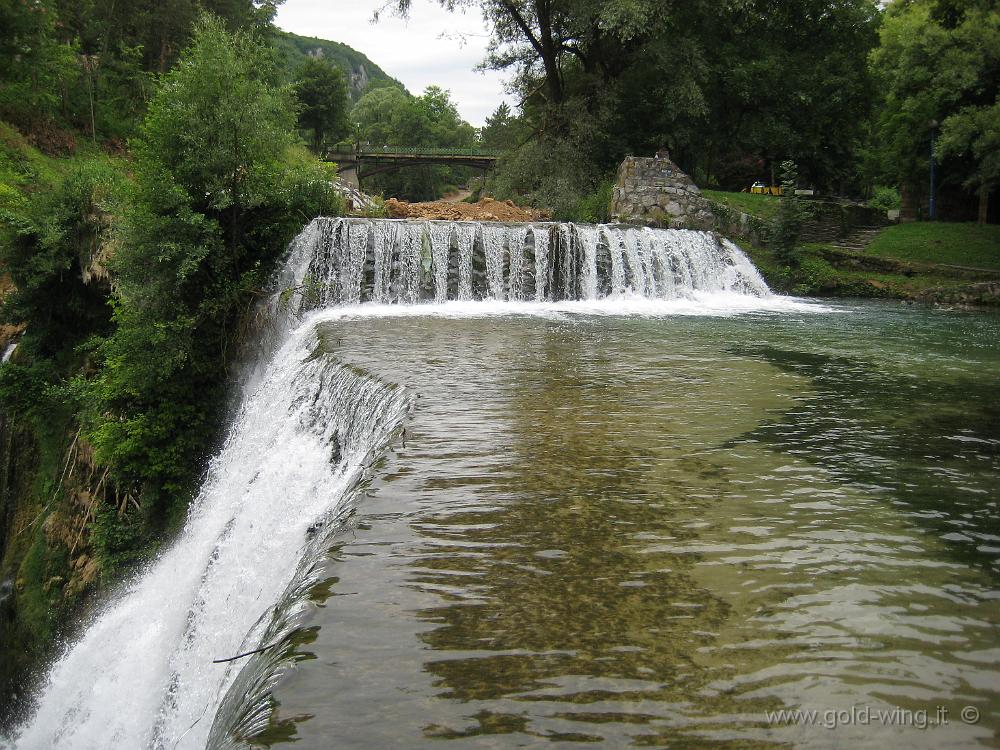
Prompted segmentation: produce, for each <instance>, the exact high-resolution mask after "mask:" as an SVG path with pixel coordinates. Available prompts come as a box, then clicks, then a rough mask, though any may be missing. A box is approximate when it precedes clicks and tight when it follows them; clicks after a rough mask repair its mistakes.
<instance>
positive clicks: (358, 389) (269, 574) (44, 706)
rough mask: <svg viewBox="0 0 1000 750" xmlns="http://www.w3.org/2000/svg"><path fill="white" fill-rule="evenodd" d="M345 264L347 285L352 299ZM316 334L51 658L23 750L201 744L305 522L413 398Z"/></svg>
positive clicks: (298, 336)
mask: <svg viewBox="0 0 1000 750" xmlns="http://www.w3.org/2000/svg"><path fill="white" fill-rule="evenodd" d="M344 270H345V271H346V272H345V273H344V274H342V275H341V276H340V282H341V286H340V287H339V288H341V289H342V290H343V291H344V293H345V294H346V295H347V296H349V297H353V298H356V297H357V293H356V280H357V275H356V272H355V271H354V270H353V269H351V268H348V267H345V269H344ZM316 336H317V333H316V330H315V327H314V326H310V325H303V326H301V327H300V328H298V329H297V330H296V331H295V333H294V334H293V335H291V336H290V337H289V338H288V340H287V341H286V342H285V344H284V345H283V346H282V347H281V348H280V349H279V350H278V351H277V352H276V353H275V355H274V357H273V359H272V361H271V365H270V366H269V367H268V368H266V370H265V372H264V374H263V375H262V376H261V378H260V382H258V383H257V385H256V387H255V388H254V389H253V391H252V392H250V393H248V394H247V396H246V397H245V398H244V400H243V403H242V404H241V406H240V408H239V410H238V413H237V414H236V416H235V419H234V420H233V427H232V429H231V431H230V434H229V436H228V439H227V440H226V443H225V445H224V446H223V448H222V449H221V451H220V452H219V454H218V455H217V456H216V457H215V459H214V460H213V461H212V464H211V466H210V468H209V471H208V474H207V477H206V479H205V482H204V485H203V487H202V489H201V492H200V494H199V496H198V497H197V499H196V500H195V501H194V504H193V506H192V509H191V511H190V513H189V517H188V519H187V522H186V524H185V526H184V529H183V531H182V532H181V534H180V536H179V538H178V539H177V541H176V542H175V543H174V544H173V546H172V547H171V548H170V549H169V550H167V551H166V552H165V553H164V554H163V555H161V556H160V557H159V559H157V560H156V561H155V562H153V563H152V564H151V565H150V566H149V568H148V569H147V570H145V571H143V572H141V573H140V574H138V575H137V576H136V577H135V578H134V579H133V580H132V581H131V582H129V583H127V584H126V585H125V586H124V587H123V590H122V591H121V592H120V593H119V594H118V595H117V596H116V597H115V598H114V599H113V600H112V601H111V602H110V603H109V605H108V606H106V608H105V609H104V611H103V612H101V613H100V614H99V615H98V616H97V618H96V619H95V621H94V622H93V623H92V624H91V625H90V626H89V627H88V628H87V630H86V631H85V633H84V634H83V636H82V637H81V638H80V640H79V641H77V642H76V643H75V644H73V645H72V646H71V647H70V648H69V649H68V650H67V651H66V653H65V654H64V655H63V656H62V658H61V659H59V660H58V661H57V662H56V663H55V665H54V666H53V668H52V669H51V671H50V673H49V674H48V676H47V679H46V684H45V685H44V686H43V688H42V691H41V695H40V698H39V701H38V709H37V712H36V713H35V715H34V716H33V717H32V719H31V720H30V721H29V722H28V723H27V724H26V725H25V726H24V727H22V729H21V730H20V732H19V733H18V735H17V737H16V745H15V746H16V747H18V748H55V747H58V748H95V749H97V748H111V747H121V748H174V747H178V748H204V747H205V745H206V741H207V738H208V733H209V730H210V728H211V726H212V723H213V720H214V718H215V714H216V711H217V708H218V706H219V705H220V703H221V701H222V700H223V698H224V696H225V694H226V691H227V689H228V688H229V686H230V685H231V684H232V683H233V681H234V680H235V678H236V676H237V673H238V672H239V670H240V668H241V667H242V665H243V662H241V661H235V662H224V663H214V660H216V659H225V658H228V657H231V656H235V655H237V654H240V653H243V652H246V651H250V650H252V649H254V648H257V647H259V646H260V645H261V644H262V643H263V640H262V639H265V638H272V639H277V638H278V637H280V635H281V634H280V633H277V634H276V633H275V632H274V628H273V620H274V613H275V606H276V605H277V604H278V603H279V602H280V601H281V600H282V599H283V598H284V596H285V594H286V593H287V590H288V589H289V587H292V588H294V587H295V586H296V585H297V583H300V582H301V578H302V575H303V572H302V571H303V560H304V559H306V560H308V558H309V557H310V555H309V554H307V553H308V552H309V546H310V538H311V536H313V534H311V533H310V530H311V529H313V530H315V529H316V528H317V527H318V526H322V525H324V524H325V525H329V522H330V521H331V520H333V519H334V518H335V517H336V516H337V515H338V513H340V512H342V511H343V507H344V506H343V502H342V500H343V498H344V497H345V495H346V493H347V492H348V491H349V490H350V489H351V488H352V487H353V486H354V485H355V484H356V482H357V481H358V479H359V477H360V476H361V474H362V473H363V472H364V471H365V468H366V466H367V465H368V464H370V462H371V461H372V460H373V456H374V455H375V454H377V453H378V452H379V451H380V450H382V448H383V447H384V446H385V445H386V444H387V442H388V441H389V440H390V438H391V435H392V433H393V431H394V430H395V429H396V427H397V426H398V425H399V424H400V423H401V420H402V419H403V417H404V415H405V413H406V410H407V408H408V405H409V402H408V397H407V396H406V394H404V393H403V392H402V389H400V388H398V387H397V386H394V385H392V384H388V383H385V382H382V381H381V380H379V379H378V378H376V377H374V376H372V375H370V374H368V373H366V372H363V371H361V370H359V369H358V368H355V367H351V366H348V365H345V364H343V363H341V362H339V361H338V360H336V359H335V358H333V357H331V356H321V357H315V356H312V355H313V353H314V352H315V351H316V348H317V346H318V341H317V338H316ZM319 552H320V550H314V553H315V554H316V555H318V554H319ZM296 571H298V573H296ZM272 642H273V641H272Z"/></svg>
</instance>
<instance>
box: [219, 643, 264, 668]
mask: <svg viewBox="0 0 1000 750" xmlns="http://www.w3.org/2000/svg"><path fill="white" fill-rule="evenodd" d="M279 643H281V641H275V642H274V643H272V644H271V645H269V646H261V647H260V648H255V649H254V650H253V651H246V652H244V653H242V654H236V656H230V657H229V658H227V659H212V664H222V663H224V662H227V661H236V660H237V659H242V658H243V657H244V656H253V655H254V654H259V653H261V652H262V651H267V650H268V649H269V648H274V647H275V646H277V645H278V644H279Z"/></svg>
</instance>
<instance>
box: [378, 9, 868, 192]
mask: <svg viewBox="0 0 1000 750" xmlns="http://www.w3.org/2000/svg"><path fill="white" fill-rule="evenodd" d="M442 5H444V6H446V7H450V8H456V7H458V6H465V7H470V6H471V7H478V8H479V9H480V11H481V12H482V14H483V16H484V17H485V19H486V20H487V22H488V24H489V25H490V27H491V29H492V38H491V44H490V48H489V54H488V56H487V58H486V60H484V62H483V65H484V66H486V67H490V68H495V69H499V70H505V71H507V72H508V73H510V74H511V75H512V79H511V83H512V86H513V88H514V89H515V91H516V92H517V93H518V94H519V95H520V96H521V97H522V106H521V117H520V122H521V123H523V124H524V125H525V126H526V127H527V128H528V129H529V132H531V131H533V132H534V133H535V134H536V137H537V138H538V139H541V140H544V141H545V142H546V143H550V144H551V143H553V142H555V141H557V140H558V141H560V142H562V143H565V144H566V145H567V146H568V147H569V148H571V149H572V150H574V151H575V152H576V153H577V158H578V159H581V160H583V161H585V162H587V163H588V164H589V165H590V167H591V168H592V169H593V170H596V171H597V172H598V173H600V174H604V175H607V174H608V173H609V172H610V171H611V170H613V168H614V167H615V166H616V165H617V164H618V163H620V161H621V159H622V158H623V157H624V156H625V155H627V154H630V153H631V154H649V153H653V152H654V151H656V150H658V149H659V148H662V147H667V148H669V150H670V152H671V154H672V155H673V157H674V159H675V160H676V161H677V162H678V163H679V164H680V166H681V167H682V168H684V169H685V170H686V171H688V172H690V173H692V174H693V175H695V177H696V178H697V179H698V180H699V181H700V182H702V183H703V184H721V185H723V186H727V187H731V188H739V187H743V186H745V185H746V184H747V183H748V182H749V181H752V180H753V179H755V178H768V177H769V175H770V174H771V173H773V171H774V168H775V167H776V166H777V164H778V163H779V162H781V161H782V160H784V159H794V160H795V161H796V162H797V163H798V164H799V165H800V169H801V171H802V176H803V179H805V180H807V181H809V182H810V183H812V184H814V185H816V186H817V187H820V188H821V189H827V190H830V189H836V190H842V189H845V188H846V187H847V186H848V185H849V184H850V182H851V181H852V180H853V179H854V177H855V175H856V172H857V169H856V166H857V165H856V154H857V152H858V150H859V145H860V144H861V142H862V140H863V138H864V137H865V135H866V131H865V123H866V121H867V116H868V113H869V112H870V110H871V106H872V103H873V100H874V89H873V86H872V81H871V76H870V73H869V70H868V67H867V65H866V58H867V55H868V53H869V51H870V50H871V49H872V47H873V46H874V45H875V44H876V42H877V34H876V29H877V25H878V21H879V12H878V8H877V5H876V4H875V2H874V1H873V0H838V1H837V2H833V1H832V0H792V2H787V3H778V4H776V3H773V2H765V0H740V2H733V3H724V4H719V3H712V2H708V1H707V0H693V2H684V3H681V2H673V1H671V2H659V1H654V0H442ZM396 7H397V9H398V10H399V11H400V12H404V13H405V12H408V10H409V2H408V0H401V1H400V2H398V3H397V4H396ZM413 12H417V11H415V10H414V11H413ZM487 132H490V130H489V129H486V130H484V133H487ZM509 163H510V164H514V161H510V162H509ZM524 163H527V159H526V160H524ZM542 168H543V167H541V165H540V166H539V169H542ZM518 169H519V170H520V168H518ZM520 171H522V172H523V170H520ZM518 179H519V178H518ZM539 179H540V180H542V179H544V175H539ZM582 187H583V186H582V185H581V188H582Z"/></svg>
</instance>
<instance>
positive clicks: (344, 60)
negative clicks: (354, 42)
mask: <svg viewBox="0 0 1000 750" xmlns="http://www.w3.org/2000/svg"><path fill="white" fill-rule="evenodd" d="M274 46H275V47H276V48H277V50H278V54H279V55H280V56H281V65H282V67H283V68H285V70H287V71H288V73H289V75H291V73H292V71H294V70H295V69H296V68H297V67H298V66H299V65H301V64H302V61H303V60H304V59H305V58H306V57H307V56H309V55H317V54H320V55H322V56H323V57H325V58H326V59H328V60H332V61H334V62H335V63H336V64H337V65H339V66H340V67H341V68H343V69H344V70H345V71H346V72H347V73H348V83H349V91H350V95H351V100H352V101H357V100H358V98H359V97H360V96H361V95H362V94H363V93H364V91H365V89H367V88H368V86H369V85H370V84H371V83H373V82H385V83H391V84H394V85H396V86H399V87H400V88H405V87H404V86H403V84H402V83H400V82H399V81H397V80H396V79H395V78H393V77H392V76H390V75H389V74H388V73H386V72H385V71H384V70H382V68H380V67H379V66H378V65H376V64H375V63H373V62H372V61H371V60H369V59H368V58H367V57H366V56H365V55H364V54H362V53H361V52H358V51H357V50H356V49H354V48H353V47H348V46H347V45H346V44H341V43H340V42H331V41H328V40H326V39H317V38H315V37H309V36H299V35H298V34H292V33H291V32H288V31H281V30H278V31H277V34H276V37H275V45H274Z"/></svg>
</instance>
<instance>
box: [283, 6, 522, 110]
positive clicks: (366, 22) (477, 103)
mask: <svg viewBox="0 0 1000 750" xmlns="http://www.w3.org/2000/svg"><path fill="white" fill-rule="evenodd" d="M384 2H385V0H285V2H284V4H282V5H280V6H278V16H277V18H276V19H275V20H276V23H277V25H278V26H279V27H280V28H282V29H285V30H286V31H291V32H293V33H295V34H302V35H303V36H312V37H319V38H320V39H331V40H333V41H336V42H343V43H344V44H347V45H349V46H351V47H354V49H356V50H358V51H360V52H364V53H365V54H366V55H367V56H368V57H369V59H371V61H372V62H374V63H375V64H376V65H378V66H379V67H381V68H382V69H383V70H384V71H385V72H386V73H388V74H389V75H391V76H393V77H394V78H396V79H398V80H400V81H402V82H403V84H404V85H405V86H406V88H408V89H409V90H410V91H411V92H412V93H414V94H419V93H420V92H422V91H423V90H424V88H426V87H427V86H429V85H431V84H437V85H438V86H441V87H442V88H446V89H448V90H450V91H451V96H452V100H453V101H454V102H455V103H456V104H457V106H458V111H459V112H460V113H461V114H462V117H463V118H465V119H466V120H467V121H469V122H470V123H472V124H473V125H475V126H477V127H478V126H480V125H482V124H483V122H484V121H485V120H486V117H487V115H489V114H491V113H492V112H493V110H495V109H496V108H497V105H498V104H499V103H500V102H501V100H505V101H507V102H508V103H509V104H510V105H511V106H513V105H514V100H513V98H512V97H510V96H509V95H506V94H504V90H503V76H501V75H499V74H497V73H495V72H492V71H490V72H486V73H479V72H476V71H475V70H473V68H475V66H476V64H477V63H479V62H480V61H481V60H482V59H483V56H484V52H485V49H486V43H487V30H486V28H485V26H484V24H483V20H482V18H481V16H480V15H479V14H478V13H477V12H474V11H467V12H466V13H464V14H463V13H458V12H456V13H449V12H447V11H446V10H443V9H442V8H441V6H440V5H438V3H437V2H436V1H435V0H413V3H412V7H411V10H410V18H409V20H401V19H399V18H396V17H395V16H393V15H391V14H389V13H383V14H382V17H381V19H380V20H379V22H378V23H377V24H373V23H371V19H372V16H373V14H374V12H375V11H376V10H377V9H378V8H380V7H381V6H382V5H383V4H384Z"/></svg>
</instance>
